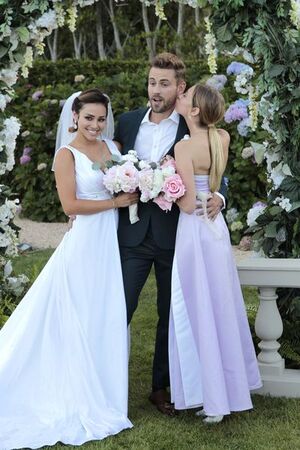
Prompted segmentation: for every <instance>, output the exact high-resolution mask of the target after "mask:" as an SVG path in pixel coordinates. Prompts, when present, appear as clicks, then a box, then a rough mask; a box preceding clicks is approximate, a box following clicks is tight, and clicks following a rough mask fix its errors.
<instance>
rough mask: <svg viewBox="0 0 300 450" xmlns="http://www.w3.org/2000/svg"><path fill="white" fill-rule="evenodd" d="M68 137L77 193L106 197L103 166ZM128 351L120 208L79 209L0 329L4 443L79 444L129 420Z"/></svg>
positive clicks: (4, 446)
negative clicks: (84, 211) (85, 212)
mask: <svg viewBox="0 0 300 450" xmlns="http://www.w3.org/2000/svg"><path fill="white" fill-rule="evenodd" d="M106 143H107V145H108V147H109V149H110V151H111V152H112V153H117V151H118V150H117V148H116V147H115V145H114V143H113V142H112V141H109V140H106ZM67 147H68V148H69V150H70V151H71V152H72V153H73V155H74V159H75V171H76V184H77V193H76V195H77V198H81V199H101V200H103V199H107V198H110V194H109V193H108V192H107V191H106V190H105V188H104V186H103V182H102V178H103V172H102V171H100V170H93V169H92V162H91V161H90V160H89V159H88V158H87V156H86V155H84V154H83V153H81V152H79V151H77V150H76V149H74V148H73V147H70V146H67ZM127 353H128V351H127V325H126V307H125V297H124V291H123V281H122V272H121V264H120V257H119V247H118V240H117V213H116V211H115V210H113V209H110V210H108V211H105V212H101V213H97V214H90V215H78V216H77V217H76V220H75V221H74V223H73V226H72V229H71V230H70V231H68V232H67V233H66V235H65V236H64V238H63V240H62V242H61V243H60V245H59V246H58V247H57V249H56V250H55V252H54V253H53V255H52V257H51V258H50V260H49V261H48V263H47V264H46V266H45V267H44V269H43V270H42V272H41V273H40V275H39V277H38V278H37V280H36V281H35V282H34V284H33V285H32V287H31V288H30V289H29V291H28V292H27V294H26V295H25V297H24V298H23V300H22V301H21V303H20V304H19V305H18V306H17V308H16V310H15V311H14V312H13V314H12V316H11V317H10V318H9V320H8V321H7V322H6V324H5V325H4V327H3V328H2V330H1V331H0V449H1V450H8V449H15V448H24V447H29V448H39V447H42V446H44V445H53V444H55V443H56V442H57V441H60V442H63V443H65V444H73V445H81V444H82V443H84V442H86V441H90V440H98V439H103V438H105V437H106V436H109V435H113V434H116V433H118V432H120V431H121V430H123V429H125V428H130V427H132V424H131V422H130V421H129V419H128V418H127V395H128V372H127V370H128V367H127V366H128V355H127Z"/></svg>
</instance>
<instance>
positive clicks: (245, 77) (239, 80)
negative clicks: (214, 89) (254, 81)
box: [234, 67, 253, 94]
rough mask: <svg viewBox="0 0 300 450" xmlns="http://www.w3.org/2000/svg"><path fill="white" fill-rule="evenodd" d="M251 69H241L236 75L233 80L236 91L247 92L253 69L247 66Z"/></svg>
mask: <svg viewBox="0 0 300 450" xmlns="http://www.w3.org/2000/svg"><path fill="white" fill-rule="evenodd" d="M249 69H251V70H247V71H243V72H241V73H239V74H238V75H237V76H236V79H235V81H234V87H235V90H236V92H239V93H241V94H248V92H249V90H250V85H249V82H250V80H251V78H252V76H253V69H252V68H251V67H249Z"/></svg>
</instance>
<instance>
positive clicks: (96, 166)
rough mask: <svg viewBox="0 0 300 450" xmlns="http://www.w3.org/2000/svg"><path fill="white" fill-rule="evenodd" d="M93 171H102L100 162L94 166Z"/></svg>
mask: <svg viewBox="0 0 300 450" xmlns="http://www.w3.org/2000/svg"><path fill="white" fill-rule="evenodd" d="M92 169H93V170H100V169H101V164H100V163H99V162H98V161H96V162H94V163H93V164H92Z"/></svg>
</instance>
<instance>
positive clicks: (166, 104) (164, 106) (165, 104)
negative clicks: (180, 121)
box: [150, 97, 176, 114]
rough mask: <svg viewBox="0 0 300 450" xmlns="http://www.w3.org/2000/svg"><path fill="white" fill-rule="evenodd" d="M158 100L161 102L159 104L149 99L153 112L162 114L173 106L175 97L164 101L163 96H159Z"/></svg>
mask: <svg viewBox="0 0 300 450" xmlns="http://www.w3.org/2000/svg"><path fill="white" fill-rule="evenodd" d="M160 100H161V102H160V104H159V105H157V104H156V103H155V102H154V101H153V100H152V99H151V100H150V104H151V108H152V111H153V112H155V113H160V114H162V113H165V112H166V111H169V110H171V109H174V108H175V103H176V98H175V99H174V100H168V101H165V100H164V99H163V98H161V97H160Z"/></svg>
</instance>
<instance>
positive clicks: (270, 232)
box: [265, 222, 278, 238]
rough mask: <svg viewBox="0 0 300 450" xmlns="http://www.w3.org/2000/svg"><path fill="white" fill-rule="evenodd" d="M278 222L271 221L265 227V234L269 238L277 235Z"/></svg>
mask: <svg viewBox="0 0 300 450" xmlns="http://www.w3.org/2000/svg"><path fill="white" fill-rule="evenodd" d="M277 225H278V222H271V223H269V224H268V225H267V226H266V228H265V236H266V237H268V238H275V237H276V236H277Z"/></svg>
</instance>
